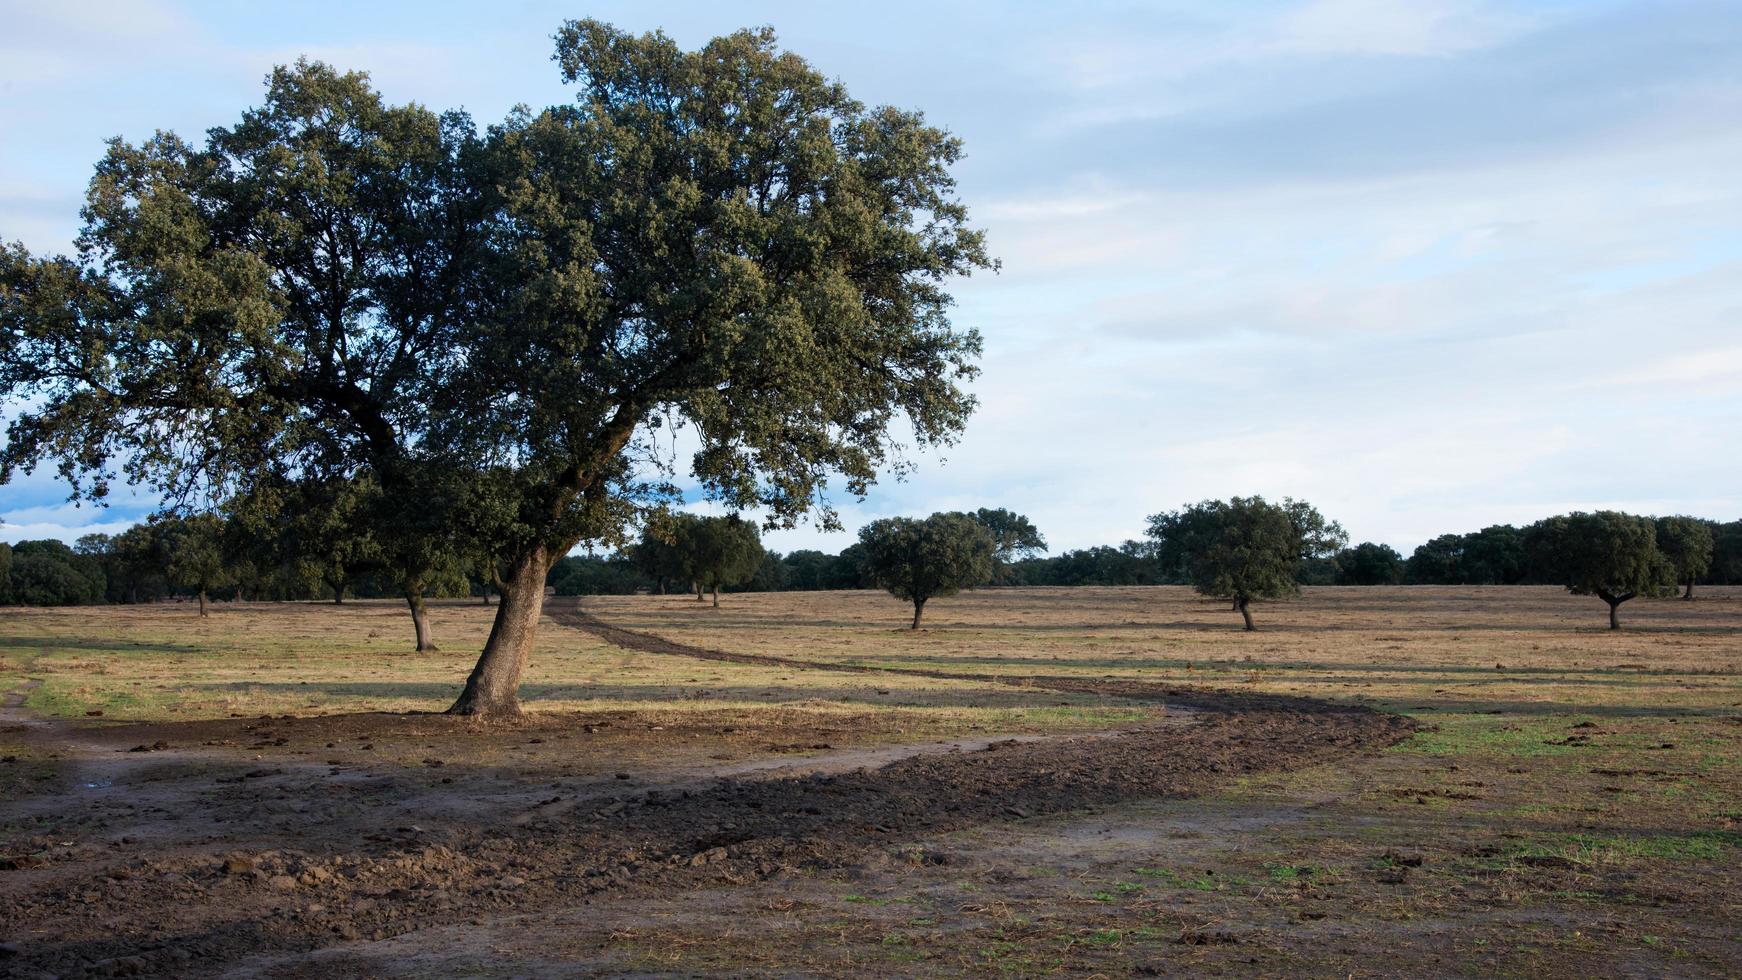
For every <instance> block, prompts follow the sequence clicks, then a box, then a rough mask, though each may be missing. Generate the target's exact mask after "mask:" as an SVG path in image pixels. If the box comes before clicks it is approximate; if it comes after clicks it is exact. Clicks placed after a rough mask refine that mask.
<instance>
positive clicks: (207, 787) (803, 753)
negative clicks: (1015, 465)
mask: <svg viewBox="0 0 1742 980" xmlns="http://www.w3.org/2000/svg"><path fill="white" fill-rule="evenodd" d="M1468 591H1470V590H1465V591H1460V590H1420V591H1413V592H1412V591H1411V590H1315V591H1313V592H1309V595H1308V596H1307V598H1306V600H1305V601H1303V602H1301V603H1299V604H1293V605H1290V606H1282V607H1266V609H1265V610H1263V611H1262V613H1261V615H1263V614H1269V618H1270V620H1271V622H1267V621H1266V619H1264V618H1261V619H1260V622H1261V624H1265V625H1267V626H1268V627H1269V628H1268V629H1267V630H1266V632H1265V633H1262V634H1260V635H1259V637H1256V638H1253V637H1245V636H1242V635H1241V634H1239V633H1238V631H1235V630H1233V629H1232V628H1231V624H1228V623H1226V622H1224V620H1225V619H1226V618H1227V615H1231V614H1227V615H1222V614H1223V613H1225V610H1217V609H1216V608H1215V607H1214V606H1213V605H1210V604H1207V603H1202V602H1200V601H1198V600H1196V599H1194V598H1192V597H1190V596H1188V595H1186V594H1184V593H1183V592H1182V591H1179V590H1159V589H1158V590H1059V591H1049V590H1009V591H1001V590H994V591H988V592H984V593H979V594H976V595H974V596H968V597H962V598H961V599H959V600H954V601H952V602H951V603H949V604H947V605H946V604H943V603H939V604H937V605H939V606H940V607H941V608H939V609H938V610H936V611H935V612H934V613H933V615H934V623H933V630H932V631H930V632H926V631H922V633H921V634H920V635H919V636H912V635H910V634H908V632H907V631H897V630H894V629H892V628H891V627H892V626H893V625H894V624H896V623H898V622H899V621H900V607H899V606H898V605H897V604H895V603H894V602H893V601H891V600H888V599H887V597H877V596H874V595H871V594H850V595H841V594H830V595H792V594H789V595H781V596H731V597H727V600H726V601H727V608H726V609H723V610H720V611H719V612H718V613H717V614H715V613H712V612H704V611H702V610H697V609H695V608H693V607H692V606H691V605H688V604H686V603H685V602H684V601H683V600H679V599H673V598H668V597H641V598H631V599H616V600H588V601H587V603H586V606H585V609H586V610H587V612H583V611H582V610H581V609H579V608H577V607H576V606H575V605H573V604H571V603H566V602H565V603H557V604H555V605H553V606H552V608H551V610H550V613H551V615H550V618H549V619H548V620H547V623H546V629H545V636H544V639H543V641H542V645H543V649H541V651H540V655H541V656H542V657H543V658H544V665H545V666H544V668H543V669H545V670H547V671H550V673H546V674H543V675H540V676H537V677H533V678H529V687H530V688H531V689H532V690H533V691H535V692H537V693H539V694H542V695H544V696H545V699H544V700H543V701H542V702H540V701H535V702H534V704H533V706H534V707H535V708H537V709H539V710H536V711H535V712H534V713H532V714H530V715H529V716H528V717H527V718H525V719H523V720H521V721H518V722H515V723H512V724H506V725H503V724H496V725H479V724H476V723H470V722H466V721H464V720H459V719H449V718H445V717H442V716H439V715H434V714H415V713H407V711H406V710H405V707H403V706H400V705H399V703H398V702H400V701H402V700H405V699H411V700H412V701H413V702H414V703H416V704H418V705H419V706H422V701H419V700H417V699H418V698H420V697H422V696H423V688H422V687H420V686H419V685H424V684H429V685H432V686H433V690H432V691H431V692H430V695H431V696H432V697H435V698H439V696H440V694H441V692H442V691H443V690H444V689H443V688H442V687H441V686H440V685H439V683H438V682H437V681H434V680H428V679H426V678H430V677H440V676H441V672H442V671H444V670H445V671H448V672H452V673H454V681H453V682H452V684H451V685H450V686H449V687H448V688H446V690H448V691H451V690H452V689H453V686H454V685H457V680H458V678H459V677H460V676H463V672H464V670H463V668H464V664H465V661H466V659H468V658H467V654H466V653H465V652H464V651H463V650H458V649H456V648H457V647H458V646H459V644H458V643H456V642H450V643H449V644H446V646H447V647H448V649H450V650H454V651H455V652H453V653H451V654H444V655H443V658H444V659H439V660H436V661H433V662H432V661H430V660H426V659H422V658H408V657H402V656H398V655H397V654H391V653H388V652H387V651H382V650H376V649H373V648H372V646H371V644H373V643H374V641H375V640H376V639H378V638H376V637H373V636H371V637H369V638H368V639H369V641H370V642H369V643H363V642H361V641H360V640H358V636H359V633H360V630H361V628H362V627H361V626H360V625H359V621H358V620H357V617H359V616H364V617H366V618H365V620H364V622H366V623H368V624H369V625H368V630H369V632H370V633H374V632H378V631H379V630H378V629H377V626H376V625H375V624H374V622H375V621H374V620H373V619H372V618H367V617H374V616H376V615H377V614H379V615H381V616H382V617H384V618H383V619H382V624H383V625H385V624H386V623H387V622H388V620H387V619H386V618H385V617H386V615H387V613H388V612H389V610H385V609H372V608H369V607H364V608H363V610H358V609H350V610H334V609H331V608H323V607H303V608H301V609H298V610H295V611H294V614H290V613H286V612H284V611H282V610H279V611H274V610H272V609H270V608H269V607H261V608H260V609H257V610H248V609H242V608H236V609H231V610H227V613H228V614H231V615H234V616H235V617H236V619H235V622H236V623H238V624H239V623H241V622H242V621H244V620H251V621H254V622H253V623H252V624H251V625H248V626H240V627H239V632H235V633H231V632H225V630H226V629H228V628H229V627H227V626H219V627H212V628H211V629H212V632H211V633H209V634H208V635H204V636H200V637H189V636H187V635H185V634H186V633H187V632H188V629H187V627H186V626H185V625H184V626H182V627H181V628H180V629H174V628H173V627H172V625H171V624H169V623H167V622H165V621H160V620H159V619H155V618H153V617H152V616H149V615H145V616H140V614H139V613H138V612H137V611H128V612H127V613H126V616H128V617H135V618H133V619H129V620H127V622H125V623H123V622H121V620H120V619H113V620H110V621H108V622H103V621H102V617H104V616H108V615H110V614H111V613H117V612H120V611H113V610H81V611H76V612H77V614H78V615H81V616H82V617H83V619H69V618H64V617H65V616H71V615H73V614H64V615H63V616H60V617H57V616H52V615H42V616H29V617H25V618H24V621H23V622H22V624H21V623H20V621H19V620H18V619H13V620H11V621H9V622H7V623H5V624H3V626H4V630H3V631H0V651H3V656H4V657H5V658H6V659H5V660H3V661H0V669H4V671H5V675H6V678H7V686H8V687H11V688H12V689H13V691H14V693H13V694H12V695H10V696H9V697H8V700H7V702H6V706H5V708H4V717H3V718H0V752H4V753H5V757H6V758H7V759H8V761H6V762H3V763H0V781H3V782H0V787H3V788H5V789H6V790H7V792H6V794H5V798H4V803H0V828H3V831H4V834H3V836H0V869H4V870H0V923H4V925H0V939H4V940H5V941H6V945H5V947H4V950H5V952H0V971H4V972H6V973H8V974H15V975H126V974H141V975H144V974H180V975H203V974H218V973H225V974H234V975H255V976H305V975H333V976H375V975H431V974H442V975H448V974H461V975H550V974H557V975H562V974H583V975H584V974H597V973H610V974H637V975H647V974H665V973H678V974H687V973H695V972H709V971H713V972H727V973H739V974H742V973H754V974H791V973H813V974H814V973H824V974H850V975H889V974H891V973H925V974H940V973H941V974H951V973H988V972H1012V973H1019V974H1030V973H1041V972H1067V973H1103V974H1123V975H1130V974H1132V973H1138V974H1145V973H1148V974H1172V973H1178V972H1188V971H1189V972H1210V973H1233V974H1240V975H1246V974H1272V975H1332V974H1336V975H1348V974H1358V975H1380V974H1396V973H1416V974H1453V973H1469V974H1492V973H1504V972H1518V973H1533V974H1536V975H1550V976H1571V975H1574V974H1579V973H1583V974H1588V975H1617V974H1633V975H1653V976H1656V975H1675V974H1679V975H1733V974H1735V973H1736V972H1737V971H1738V968H1739V964H1742V941H1739V940H1738V937H1737V934H1736V929H1735V927H1734V923H1735V922H1736V921H1738V912H1739V911H1742V909H1738V907H1737V904H1736V899H1735V898H1734V896H1735V894H1736V887H1735V886H1736V885H1737V884H1738V883H1742V837H1739V835H1738V832H1737V822H1738V820H1742V795H1739V793H1738V787H1739V786H1742V758H1739V755H1742V753H1739V752H1738V747H1739V746H1738V743H1739V742H1742V723H1739V720H1738V719H1739V718H1742V713H1739V712H1738V710H1737V708H1738V704H1737V702H1742V685H1739V683H1738V680H1739V678H1742V672H1739V671H1738V669H1737V665H1736V663H1735V661H1736V659H1737V657H1738V652H1737V647H1738V640H1739V639H1742V601H1738V597H1732V596H1729V595H1722V594H1720V595H1715V596H1713V597H1711V598H1709V599H1706V600H1702V601H1701V602H1697V603H1692V604H1681V603H1675V604H1669V603H1658V604H1646V603H1634V604H1632V605H1633V606H1636V607H1643V608H1640V609H1638V610H1632V609H1630V610H1629V611H1630V612H1635V614H1636V616H1637V617H1638V619H1639V620H1640V621H1641V622H1640V623H1639V625H1638V627H1637V628H1636V629H1635V630H1634V631H1632V632H1629V633H1627V634H1625V636H1624V637H1608V636H1604V635H1602V634H1599V633H1595V632H1582V633H1581V632H1577V630H1579V629H1580V628H1581V627H1580V626H1575V625H1573V624H1572V623H1571V622H1564V621H1562V619H1561V617H1562V616H1563V615H1565V616H1567V617H1568V618H1569V619H1571V618H1576V613H1577V612H1588V611H1589V610H1585V609H1584V608H1583V607H1584V606H1585V605H1586V603H1583V602H1580V601H1579V600H1573V599H1570V598H1568V597H1563V596H1557V595H1552V594H1549V593H1547V592H1546V591H1545V590H1513V591H1511V592H1507V591H1506V590H1502V593H1501V594H1495V595H1481V596H1479V597H1478V598H1479V599H1480V603H1479V604H1478V603H1476V602H1474V601H1473V600H1472V599H1470V598H1469V597H1468V596H1467V592H1468ZM1474 591H1480V590H1474ZM1557 600H1561V601H1564V602H1566V603H1573V604H1576V605H1575V606H1573V607H1572V608H1569V607H1567V606H1563V605H1562V604H1560V602H1557ZM1357 601H1358V604H1353V603H1356V602H1357ZM159 612H161V613H162V614H165V615H167V614H170V613H174V612H179V610H173V609H166V610H160V611H159ZM274 616H278V617H285V616H289V618H281V619H280V620H276V621H273V620H272V617H274ZM438 616H439V617H442V618H438V628H441V627H442V625H443V624H448V628H449V631H450V633H451V634H452V635H457V636H460V637H469V636H470V635H471V633H472V632H474V631H476V629H477V628H478V624H479V622H480V621H482V620H483V614H482V613H480V612H477V611H473V610H471V609H470V608H469V607H468V608H465V609H462V608H460V607H443V608H442V609H441V610H439V611H438ZM594 616H596V617H597V618H594ZM343 617H350V619H349V620H345V619H343ZM468 617H469V618H468ZM218 618H219V617H214V619H215V620H216V619H218ZM1590 618H1592V619H1597V618H1598V616H1597V614H1596V613H1592V615H1591V617H1590ZM1539 619H1540V620H1543V622H1542V623H1538V622H1537V620H1539ZM262 620H266V621H270V623H271V625H273V626H275V627H277V628H278V629H280V630H285V631H288V630H293V629H294V630H301V631H302V632H304V633H308V634H310V635H309V636H305V637H301V640H302V645H301V646H299V647H298V648H297V649H296V650H295V651H293V653H294V656H290V657H288V658H287V660H286V663H285V664H284V665H283V668H282V669H283V674H284V676H283V677H279V676H277V675H276V674H275V670H276V669H277V668H275V667H274V666H273V661H272V660H271V658H270V657H269V656H267V655H265V654H253V655H250V654H248V653H247V651H248V650H250V649H251V646H250V644H251V643H252V644H253V645H254V646H259V645H260V644H261V641H262V640H270V639H271V637H272V635H273V634H270V633H263V632H262V631H261V630H260V629H259V626H260V621H262ZM335 621H337V623H336V622H335ZM347 622H348V625H346V623H347ZM310 624H323V625H322V626H321V627H317V628H312V629H311V628H309V627H310ZM625 626H629V627H633V629H631V630H629V631H627V632H625V631H624V629H623V628H624V627H625ZM202 628H203V627H202ZM164 630H170V631H171V633H173V634H176V635H175V639H173V640H170V639H165V638H164V637H165V633H163V632H162V631H164ZM250 635H252V637H253V638H252V640H250ZM129 644H144V646H143V647H129V648H127V649H122V647H126V646H128V645H129ZM347 644H351V646H347ZM214 648H217V649H221V650H222V653H221V654H217V655H214V654H211V653H209V652H208V651H209V650H212V649H214ZM333 649H342V650H344V651H345V653H344V655H343V656H329V657H328V659H326V660H323V659H321V657H320V656H319V655H318V654H319V653H320V651H328V652H329V653H330V651H331V650H333ZM136 651H142V652H136ZM1573 651H1578V653H1577V656H1576V657H1575V656H1574V655H1573ZM251 657H252V659H250V658H251ZM395 657H397V659H394V658H395ZM1490 657H1493V658H1497V659H1495V660H1493V661H1490ZM165 658H178V659H180V660H182V661H183V662H182V663H181V664H180V665H179V666H178V667H177V668H176V670H175V673H176V675H177V676H176V677H174V678H162V677H160V676H159V675H158V674H157V673H154V672H155V671H157V670H158V667H157V665H158V664H159V663H160V662H161V661H162V660H164V659H165ZM1612 661H1613V662H1612ZM383 664H385V666H382V665H383ZM220 668H221V670H220ZM890 668H893V670H892V669H890ZM233 670H243V671H246V672H251V674H252V675H253V676H252V678H251V679H249V680H247V681H245V682H243V683H244V684H245V685H247V686H244V687H240V688H239V687H237V686H235V685H236V684H237V681H236V680H235V679H234V678H233V677H231V676H230V675H229V673H227V672H228V671H233ZM365 671H368V672H375V671H383V672H384V673H383V674H382V675H381V676H378V677H375V678H374V679H373V680H370V681H369V682H367V686H365V685H363V684H361V683H359V682H358V681H357V679H356V675H360V674H362V673H364V672H365ZM674 671H675V672H676V673H677V674H680V675H681V676H674V674H673V672H674ZM299 674H300V675H301V676H303V677H305V678H307V679H308V681H309V684H308V687H305V686H304V682H303V681H292V680H289V679H288V678H289V677H292V676H297V675H299ZM38 682H40V683H38ZM589 683H590V684H591V685H592V686H594V687H596V688H597V689H598V690H599V691H600V692H601V697H600V698H599V699H598V700H597V701H588V700H587V698H586V697H585V694H584V690H585V689H586V688H587V687H588V686H589ZM154 684H162V685H166V686H165V687H164V688H162V689H163V690H164V691H165V692H166V693H163V694H161V695H157V696H152V697H142V696H140V695H139V694H138V691H140V690H141V689H150V687H149V686H150V685H154ZM281 685H282V686H281ZM284 687H294V688H296V690H294V691H290V692H288V693H287V692H286V691H285V690H284ZM311 687H312V688H314V690H313V691H311V690H309V688H311ZM220 691H221V692H225V693H224V694H223V698H224V699H225V700H223V701H222V703H221V704H220V703H217V702H216V701H214V692H220ZM697 691H708V692H712V693H711V696H710V697H708V698H701V699H698V698H696V697H694V694H695V693H696V692H697ZM1301 692H1313V693H1315V694H1318V695H1320V696H1319V697H1316V698H1305V697H1300V696H1298V695H1299V694H1300V693H1301ZM1435 692H1438V693H1435ZM124 695H125V696H124ZM292 695H294V697H296V698H299V699H301V698H307V699H308V703H305V704H301V705H299V707H301V708H302V711H301V712H300V713H298V712H289V711H278V712H275V713H272V714H270V715H268V716H266V717H262V716H261V715H260V714H259V713H256V714H251V715H249V716H247V717H230V716H231V715H234V714H241V713H242V712H241V711H237V710H231V709H236V708H245V707H247V706H249V705H250V703H251V699H253V703H259V704H263V705H271V706H273V707H275V708H280V707H286V706H287V705H286V704H285V699H286V698H288V697H290V696H292ZM370 699H376V700H374V701H372V700H370ZM380 700H392V701H394V702H395V704H394V706H395V707H396V708H397V710H394V711H389V712H379V711H378V712H372V713H371V712H361V711H354V710H350V711H348V710H345V709H346V708H350V707H382V706H384V705H381V704H379V701H380ZM86 704H95V705H102V706H103V707H102V708H84V709H83V710H81V707H82V706H83V705H86ZM438 706H439V705H437V704H433V703H432V704H429V705H428V707H438ZM1376 706H1377V707H1384V708H1387V709H1390V710H1389V711H1387V712H1381V711H1376V710H1373V708H1374V707H1376ZM89 710H102V711H104V712H105V713H104V715H103V716H102V717H87V716H86V715H85V711H89ZM1406 714H1407V715H1408V716H1413V718H1415V719H1416V720H1414V721H1411V720H1410V718H1409V717H1406V716H1405V715H1406ZM117 715H121V716H127V720H125V721H119V722H117V721H114V720H113V719H114V718H115V716H117ZM180 719H187V720H180Z"/></svg>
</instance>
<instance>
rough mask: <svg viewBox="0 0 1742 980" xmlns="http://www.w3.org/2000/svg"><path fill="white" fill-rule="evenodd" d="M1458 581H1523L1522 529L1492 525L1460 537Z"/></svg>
mask: <svg viewBox="0 0 1742 980" xmlns="http://www.w3.org/2000/svg"><path fill="white" fill-rule="evenodd" d="M1460 558H1461V560H1460V562H1459V569H1458V583H1459V584H1463V585H1516V584H1518V583H1519V582H1521V581H1523V580H1524V575H1525V558H1524V532H1523V531H1521V530H1519V529H1518V528H1516V527H1513V526H1512V525H1510V524H1494V525H1491V526H1489V527H1485V528H1483V529H1482V530H1480V531H1476V532H1474V533H1472V534H1466V535H1464V536H1463V547H1462V554H1461V556H1460Z"/></svg>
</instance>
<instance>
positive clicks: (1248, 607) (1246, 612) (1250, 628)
mask: <svg viewBox="0 0 1742 980" xmlns="http://www.w3.org/2000/svg"><path fill="white" fill-rule="evenodd" d="M1234 608H1235V609H1238V610H1240V618H1241V619H1244V620H1245V621H1246V632H1248V633H1251V632H1254V631H1256V630H1257V629H1258V627H1256V626H1254V625H1252V600H1250V599H1248V598H1246V597H1245V596H1237V597H1236V598H1235V599H1234Z"/></svg>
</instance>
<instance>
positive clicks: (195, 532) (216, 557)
mask: <svg viewBox="0 0 1742 980" xmlns="http://www.w3.org/2000/svg"><path fill="white" fill-rule="evenodd" d="M173 520H175V523H173V524H171V525H170V530H169V534H168V541H169V577H170V580H171V581H172V582H174V583H175V584H177V585H179V586H181V587H183V588H187V589H192V590H194V592H195V594H196V595H198V596H199V602H200V616H201V617H204V616H205V615H206V593H208V592H209V591H211V590H212V589H215V588H218V587H220V586H224V585H229V584H230V583H231V582H232V581H234V575H233V573H232V571H231V569H230V566H229V562H228V561H227V560H226V556H225V554H224V521H223V519H222V518H220V517H218V515H216V514H192V515H189V516H187V517H183V518H179V519H173Z"/></svg>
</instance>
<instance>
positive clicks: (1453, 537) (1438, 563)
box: [1403, 534, 1464, 585]
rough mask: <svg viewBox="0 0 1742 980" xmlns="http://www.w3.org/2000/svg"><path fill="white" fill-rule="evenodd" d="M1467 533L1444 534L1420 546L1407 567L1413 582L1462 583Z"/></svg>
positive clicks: (1405, 577)
mask: <svg viewBox="0 0 1742 980" xmlns="http://www.w3.org/2000/svg"><path fill="white" fill-rule="evenodd" d="M1463 562H1464V536H1463V535H1462V534H1442V535H1440V536H1439V537H1437V538H1434V539H1432V540H1430V541H1428V542H1426V543H1424V544H1421V545H1418V546H1417V547H1416V549H1415V551H1414V552H1412V553H1411V554H1410V556H1409V561H1407V562H1405V563H1404V566H1403V580H1404V581H1406V582H1408V583H1409V584H1411V585H1458V584H1460V583H1462V581H1463Z"/></svg>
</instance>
